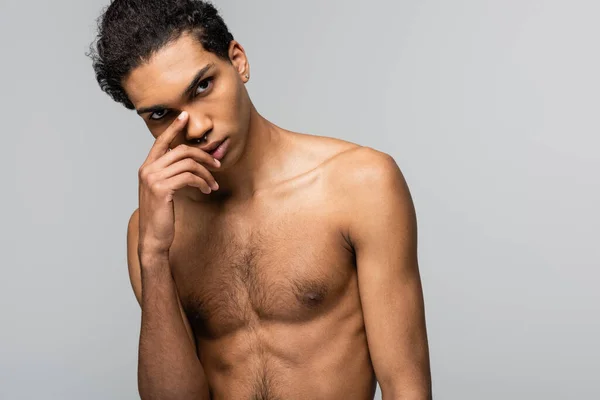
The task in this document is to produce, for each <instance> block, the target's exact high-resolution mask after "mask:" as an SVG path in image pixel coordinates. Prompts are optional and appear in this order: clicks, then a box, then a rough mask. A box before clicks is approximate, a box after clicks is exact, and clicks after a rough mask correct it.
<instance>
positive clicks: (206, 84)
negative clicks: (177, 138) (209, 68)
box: [149, 77, 213, 121]
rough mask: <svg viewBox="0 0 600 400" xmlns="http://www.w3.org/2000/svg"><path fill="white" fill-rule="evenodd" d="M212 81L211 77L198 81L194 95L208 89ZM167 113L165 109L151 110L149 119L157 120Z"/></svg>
mask: <svg viewBox="0 0 600 400" xmlns="http://www.w3.org/2000/svg"><path fill="white" fill-rule="evenodd" d="M212 81H213V78H212V77H210V78H206V79H204V80H202V81H200V83H199V84H198V86H197V87H196V96H197V95H199V94H202V93H204V92H206V91H208V89H210V88H211V87H212ZM199 89H202V90H199ZM167 114H168V111H167V110H161V111H157V112H153V113H152V114H150V117H149V118H150V119H151V120H154V121H158V120H161V119H163V118H164V116H165V115H167Z"/></svg>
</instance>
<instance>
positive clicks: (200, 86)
mask: <svg viewBox="0 0 600 400" xmlns="http://www.w3.org/2000/svg"><path fill="white" fill-rule="evenodd" d="M212 80H213V78H206V79H204V80H202V81H200V83H199V84H198V87H197V88H196V94H201V93H204V92H206V91H207V90H208V89H209V88H210V87H211V85H209V84H212ZM198 89H202V90H201V91H198Z"/></svg>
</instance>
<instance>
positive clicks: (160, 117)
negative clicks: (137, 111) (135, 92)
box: [150, 110, 167, 121]
mask: <svg viewBox="0 0 600 400" xmlns="http://www.w3.org/2000/svg"><path fill="white" fill-rule="evenodd" d="M159 113H163V114H162V115H159V117H158V118H153V117H152V116H153V115H157V114H159ZM166 113H167V110H162V111H160V112H153V113H152V114H150V119H153V120H155V121H156V120H159V119H162V118H163V117H164V116H165V115H166Z"/></svg>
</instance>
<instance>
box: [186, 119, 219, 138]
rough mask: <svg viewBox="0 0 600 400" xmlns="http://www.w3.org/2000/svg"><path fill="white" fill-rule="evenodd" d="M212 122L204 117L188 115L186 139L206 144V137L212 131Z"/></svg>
mask: <svg viewBox="0 0 600 400" xmlns="http://www.w3.org/2000/svg"><path fill="white" fill-rule="evenodd" d="M212 129H213V126H212V121H211V120H210V118H208V117H207V116H205V115H198V114H194V113H191V112H190V113H189V119H188V123H187V133H186V139H187V140H189V141H190V142H197V143H202V142H207V141H208V135H209V134H210V132H211V131H212Z"/></svg>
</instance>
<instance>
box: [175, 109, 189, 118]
mask: <svg viewBox="0 0 600 400" xmlns="http://www.w3.org/2000/svg"><path fill="white" fill-rule="evenodd" d="M186 115H187V113H186V112H185V111H182V112H181V114H179V117H177V119H184V118H185V116H186Z"/></svg>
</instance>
